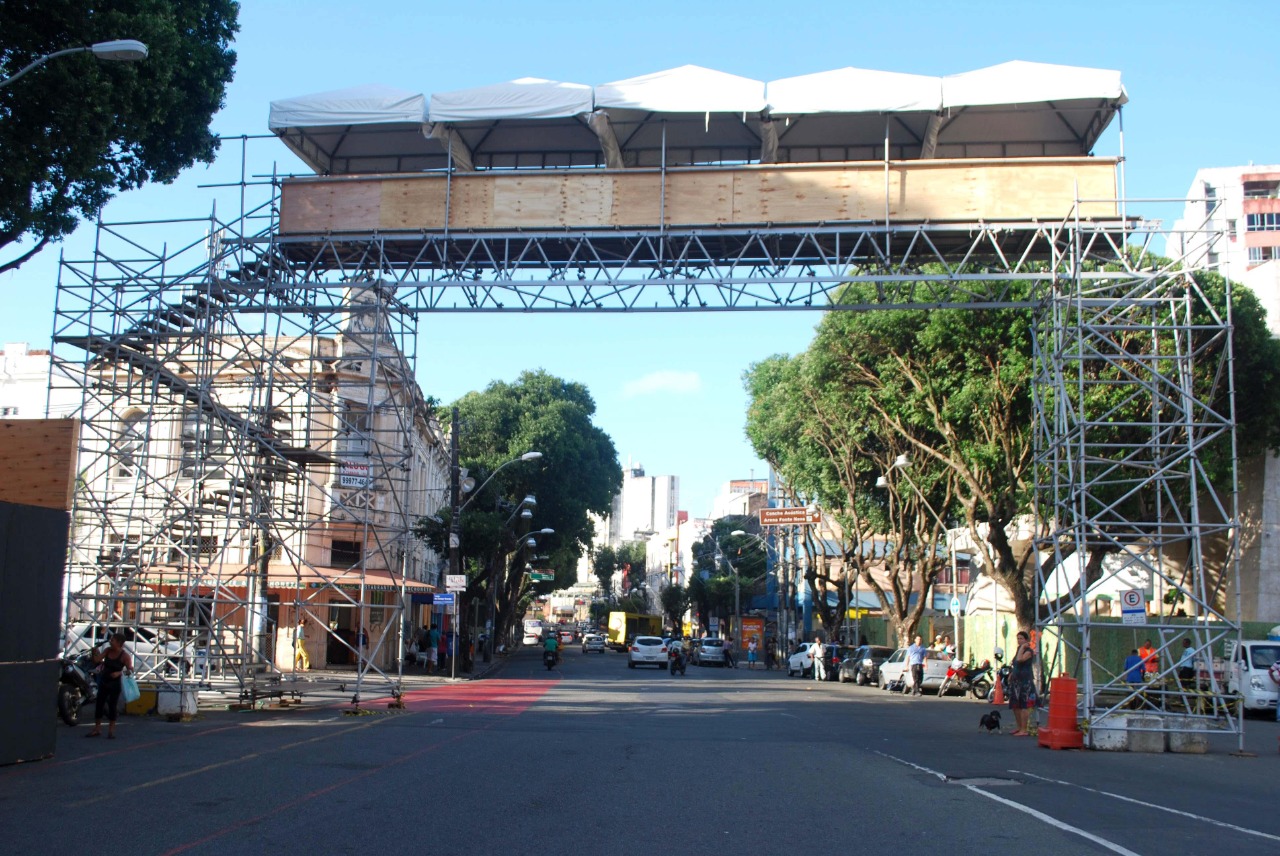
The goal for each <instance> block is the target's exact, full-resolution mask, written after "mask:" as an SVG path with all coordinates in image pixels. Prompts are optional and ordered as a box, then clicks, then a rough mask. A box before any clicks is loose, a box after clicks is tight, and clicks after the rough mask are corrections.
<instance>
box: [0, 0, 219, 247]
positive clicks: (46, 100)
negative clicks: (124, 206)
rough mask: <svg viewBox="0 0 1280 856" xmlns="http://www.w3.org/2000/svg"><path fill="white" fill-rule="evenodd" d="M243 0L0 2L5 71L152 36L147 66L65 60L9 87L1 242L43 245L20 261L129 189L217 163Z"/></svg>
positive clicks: (4, 97)
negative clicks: (216, 119)
mask: <svg viewBox="0 0 1280 856" xmlns="http://www.w3.org/2000/svg"><path fill="white" fill-rule="evenodd" d="M238 14H239V4H237V3H235V2H233V0H184V2H174V0H115V2H84V0H41V1H40V2H31V0H9V2H6V3H3V4H0V76H5V77H7V76H10V75H12V74H14V73H16V72H17V71H19V70H20V69H21V68H23V67H24V66H26V65H27V64H28V63H29V62H31V61H32V60H34V59H36V58H37V57H39V56H41V55H43V54H48V53H52V52H54V51H58V50H62V49H64V48H68V47H76V46H81V45H88V44H92V43H94V42H100V41H109V40H112V39H119V38H133V39H138V40H139V41H142V42H144V43H145V44H146V45H147V47H148V50H149V55H148V57H147V58H146V59H145V60H142V61H141V62H103V61H100V60H98V59H96V58H95V57H93V56H92V55H91V54H87V53H81V54H72V55H69V56H63V57H59V58H57V59H54V60H51V61H49V62H47V63H46V64H44V65H43V66H40V67H39V68H37V69H35V70H33V71H31V72H28V73H27V74H26V75H25V76H23V77H22V78H20V79H19V80H18V81H16V82H15V83H13V84H12V85H10V86H6V87H3V88H0V152H3V153H4V168H3V169H2V170H0V249H2V248H4V247H6V246H9V245H11V244H13V243H14V242H16V241H18V240H19V239H22V238H24V237H25V238H26V239H27V240H28V241H30V242H31V243H32V244H33V246H32V247H31V248H30V249H28V250H26V251H25V252H23V253H22V254H20V255H18V256H16V257H14V258H12V259H10V260H9V261H7V262H6V263H4V264H0V271H3V270H8V269H11V268H14V267H17V266H18V265H20V264H21V263H22V262H24V261H26V259H27V258H30V256H32V255H34V253H35V252H37V251H38V250H39V249H40V248H42V247H43V246H44V245H45V244H46V243H48V242H50V241H56V240H58V239H60V238H61V237H63V236H64V235H66V234H68V233H69V232H71V231H72V230H73V229H74V228H75V227H76V224H77V222H78V220H79V219H81V218H89V217H93V216H94V215H95V214H96V213H97V211H98V210H99V209H100V208H101V207H102V206H103V205H104V204H105V203H106V202H107V201H108V200H109V199H110V198H111V197H112V196H113V195H114V194H115V193H117V192H119V191H122V190H129V189H131V188H135V187H139V186H141V185H143V184H145V183H148V182H153V181H158V182H161V183H169V182H171V181H173V180H174V179H175V178H176V177H177V176H178V173H179V172H181V171H182V170H183V169H186V168H187V167H189V166H191V165H192V164H194V163H196V162H200V163H212V162H213V158H214V154H215V152H216V151H217V149H218V139H217V137H215V136H214V135H213V134H212V133H210V131H209V123H210V121H211V120H212V118H213V115H214V114H215V113H216V112H217V111H218V110H219V109H220V108H221V107H222V105H223V98H224V93H225V91H226V87H227V84H229V83H230V82H231V77H232V69H233V68H234V65H235V59H236V56H235V53H234V52H233V51H231V50H230V49H229V45H230V44H231V41H232V39H233V37H234V35H235V33H236V31H237V30H238V28H239V25H238V23H237V15H238Z"/></svg>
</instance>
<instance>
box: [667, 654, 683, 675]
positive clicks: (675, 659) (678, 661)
mask: <svg viewBox="0 0 1280 856" xmlns="http://www.w3.org/2000/svg"><path fill="white" fill-rule="evenodd" d="M687 665H688V664H687V663H686V661H685V658H684V649H682V648H672V649H671V653H670V654H668V655H667V668H668V669H670V670H671V674H673V675H674V674H675V673H676V672H679V673H680V674H682V675H683V674H684V670H685V668H686V667H687Z"/></svg>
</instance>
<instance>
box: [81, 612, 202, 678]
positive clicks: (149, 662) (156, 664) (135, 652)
mask: <svg viewBox="0 0 1280 856" xmlns="http://www.w3.org/2000/svg"><path fill="white" fill-rule="evenodd" d="M116 632H120V633H123V634H124V648H125V650H126V651H128V652H129V654H130V656H132V657H133V669H134V671H135V672H136V673H138V674H139V675H141V676H143V677H146V676H147V675H148V674H173V673H176V672H177V671H178V670H181V671H182V672H183V673H187V672H190V670H191V668H192V667H193V666H194V667H197V668H200V667H202V666H203V663H202V662H201V661H202V660H203V659H204V657H203V656H202V655H201V654H199V653H198V652H197V651H196V649H195V647H194V646H193V645H191V644H187V645H185V646H184V645H183V644H181V643H180V642H177V641H175V640H173V639H169V638H167V637H166V636H165V635H164V634H163V633H157V632H155V631H153V630H150V629H148V628H146V627H107V626H103V625H101V624H90V623H88V622H74V623H72V624H71V625H70V626H69V627H68V628H67V633H66V637H65V639H64V643H63V649H64V650H65V651H66V653H67V655H68V656H72V657H75V656H79V655H80V654H83V653H85V652H86V651H89V650H90V649H91V648H99V647H101V646H103V645H105V644H106V643H107V639H109V638H110V637H111V634H113V633H116Z"/></svg>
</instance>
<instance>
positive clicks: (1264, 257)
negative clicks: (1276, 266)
mask: <svg viewBox="0 0 1280 856" xmlns="http://www.w3.org/2000/svg"><path fill="white" fill-rule="evenodd" d="M1278 258H1280V247H1250V248H1249V264H1251V265H1260V264H1262V263H1263V262H1270V261H1274V260H1276V259H1278Z"/></svg>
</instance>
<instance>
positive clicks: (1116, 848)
mask: <svg viewBox="0 0 1280 856" xmlns="http://www.w3.org/2000/svg"><path fill="white" fill-rule="evenodd" d="M871 751H872V752H875V753H876V754H877V755H880V756H882V757H884V758H888V759H889V760H891V761H897V762H898V763H899V764H903V765H905V766H907V767H911V768H912V769H915V770H919V771H920V772H922V773H928V774H929V775H930V776H934V777H936V778H937V779H938V780H939V781H943V782H945V781H947V775H946V773H939V772H938V771H937V770H931V769H929V768H928V767H922V766H920V765H919V764H913V763H912V762H910V761H908V760H906V759H905V758H899V757H897V756H896V755H890V754H889V753H888V752H881V751H880V750H878V749H872V750H871ZM964 787H965V789H966V790H969V791H972V792H973V793H975V794H980V795H981V796H984V797H986V798H987V799H991V800H995V801H996V802H998V803H1002V804H1004V805H1007V806H1009V807H1010V808H1014V809H1017V810H1018V811H1020V812H1022V813H1024V814H1028V815H1030V816H1031V817H1034V818H1035V819H1036V820H1039V821H1040V822H1042V823H1047V824H1048V825H1049V826H1052V827H1054V828H1055V829H1060V830H1062V831H1063V832H1069V833H1071V834H1072V835H1079V836H1080V837H1081V838H1086V839H1088V840H1089V841H1092V842H1093V843H1094V844H1097V845H1098V846H1099V847H1104V848H1106V849H1107V850H1110V851H1111V852H1112V853H1118V854H1120V856H1140V854H1138V853H1135V852H1133V851H1132V850H1127V849H1125V848H1124V847H1121V846H1120V845H1119V844H1116V843H1115V842H1112V841H1108V840H1107V839H1105V838H1102V837H1100V836H1097V835H1094V834H1093V833H1092V832H1088V831H1086V830H1083V829H1080V828H1079V827H1077V826H1072V825H1071V824H1069V823H1066V822H1065V821H1061V820H1058V819H1057V818H1056V817H1051V816H1050V815H1047V814H1045V813H1044V812H1042V811H1036V810H1035V809H1034V808H1031V807H1030V806H1025V805H1023V804H1022V803H1020V802H1015V801H1013V800H1010V799H1005V798H1004V797H1001V796H997V795H995V794H993V793H989V792H987V791H984V790H982V789H981V788H979V787H978V786H977V785H965V786H964Z"/></svg>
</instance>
